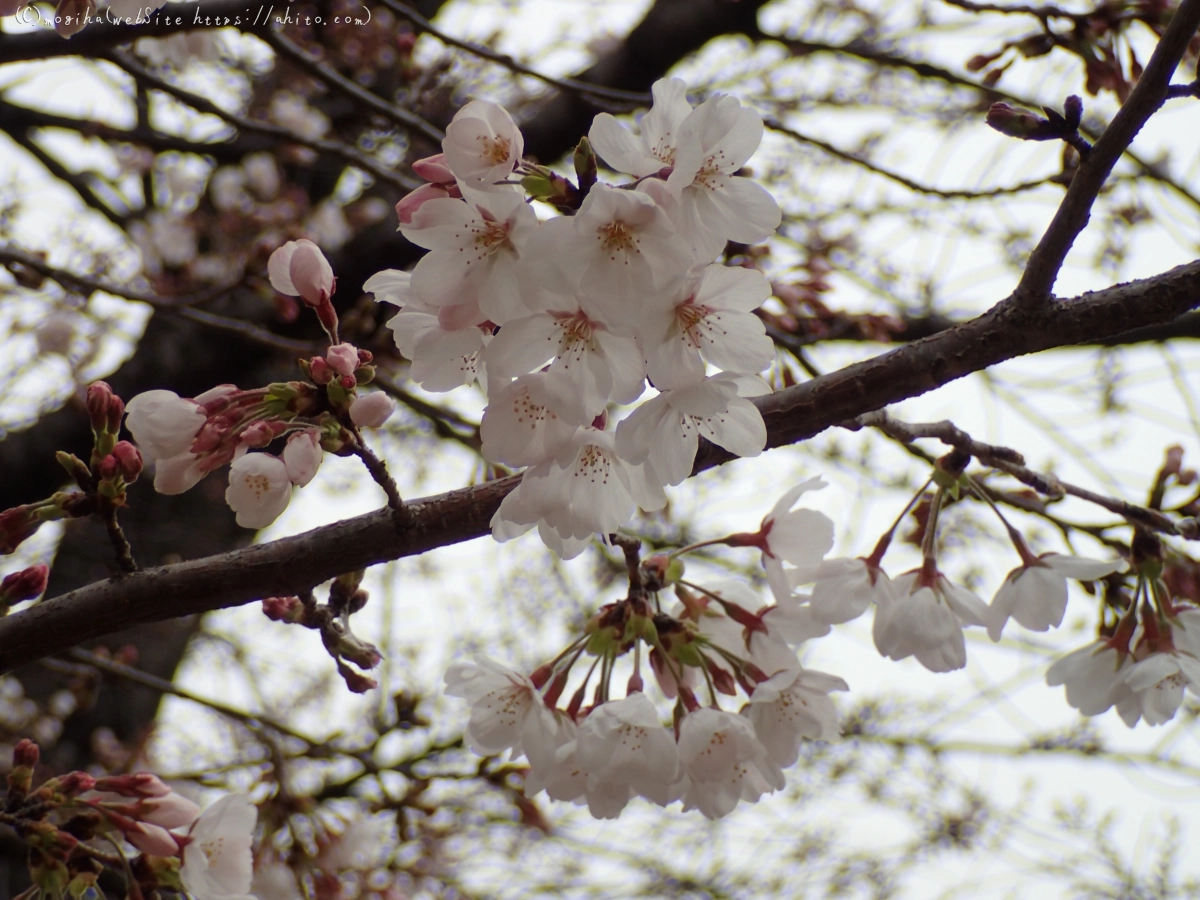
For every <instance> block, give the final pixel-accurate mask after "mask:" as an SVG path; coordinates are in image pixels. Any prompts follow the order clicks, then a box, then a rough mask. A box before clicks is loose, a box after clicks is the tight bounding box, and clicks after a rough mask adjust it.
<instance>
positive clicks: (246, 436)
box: [238, 422, 275, 447]
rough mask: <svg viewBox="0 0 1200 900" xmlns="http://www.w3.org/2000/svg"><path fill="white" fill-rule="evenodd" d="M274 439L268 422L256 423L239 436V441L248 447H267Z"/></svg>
mask: <svg viewBox="0 0 1200 900" xmlns="http://www.w3.org/2000/svg"><path fill="white" fill-rule="evenodd" d="M274 437H275V434H274V432H273V431H272V430H271V426H270V425H269V424H268V423H267V422H255V423H254V424H253V425H251V426H250V427H249V428H247V429H246V430H244V431H243V432H242V433H241V434H240V435H239V436H238V440H239V441H240V442H241V443H242V444H244V445H245V446H247V447H265V446H267V444H269V443H271V440H272V439H273V438H274Z"/></svg>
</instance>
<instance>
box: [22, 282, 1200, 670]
mask: <svg viewBox="0 0 1200 900" xmlns="http://www.w3.org/2000/svg"><path fill="white" fill-rule="evenodd" d="M1198 305H1200V262H1195V263H1189V264H1188V265H1184V266H1179V267H1177V268H1175V269H1172V270H1171V271H1169V272H1165V273H1163V274H1161V275H1157V276H1155V277H1153V278H1148V279H1145V280H1142V281H1136V282H1131V283H1129V284H1122V285H1117V286H1115V287H1111V288H1108V289H1106V290H1103V291H1097V292H1094V293H1087V294H1084V295H1082V296H1080V297H1076V298H1073V299H1070V300H1063V301H1058V302H1055V303H1051V304H1047V305H1045V306H1042V307H1038V308H1035V309H1029V308H1026V307H1023V306H1021V305H1019V304H1017V303H1016V302H1015V301H1014V300H1013V299H1012V298H1009V299H1007V300H1005V301H1002V302H1001V303H999V304H997V305H996V306H995V307H993V308H992V309H991V310H990V311H989V312H987V313H985V314H984V315H982V316H980V317H979V318H977V319H974V320H972V321H970V322H967V323H965V324H963V325H959V326H957V327H955V328H952V329H950V330H948V331H944V332H942V333H940V334H937V335H933V336H931V337H928V338H924V339H922V340H919V341H915V342H913V343H911V344H908V345H906V346H903V347H900V348H898V349H896V350H892V351H890V352H888V353H884V354H882V355H880V356H878V357H875V358H874V359H870V360H866V361H865V362H861V363H857V364H855V365H852V366H847V367H846V368H845V369H842V370H840V371H838V372H834V373H831V374H829V375H826V376H823V377H820V378H814V379H813V380H812V381H809V382H805V383H804V384H800V385H797V386H795V387H792V388H788V389H787V390H784V391H780V392H779V393H776V394H773V395H770V396H767V397H764V398H760V400H759V408H760V409H761V410H762V412H763V417H764V419H765V421H766V424H767V434H768V440H767V445H768V447H780V446H784V445H786V444H792V443H796V442H798V441H802V440H805V439H807V438H809V437H812V436H813V435H815V434H818V433H819V432H821V431H823V430H825V429H826V428H829V427H831V426H833V425H836V424H838V423H840V422H844V421H846V420H849V419H852V418H854V417H855V416H858V415H861V414H863V413H866V412H870V411H872V410H875V409H880V408H882V407H884V406H886V405H888V404H889V403H895V402H897V401H899V400H902V399H905V398H907V397H913V396H917V395H919V394H922V393H925V392H927V391H930V390H934V389H935V388H937V387H940V386H941V385H943V384H946V383H947V382H950V381H953V380H955V379H957V378H961V377H963V376H964V375H967V374H969V373H971V372H977V371H979V370H981V369H984V368H987V367H988V366H990V365H994V364H996V363H998V362H1002V361H1004V360H1007V359H1012V358H1014V357H1017V356H1022V355H1025V354H1029V353H1036V352H1039V351H1042V350H1047V349H1051V348H1054V347H1062V346H1069V345H1072V344H1076V343H1080V342H1084V341H1088V342H1091V341H1096V340H1100V339H1103V338H1105V337H1108V336H1111V335H1116V334H1119V333H1122V332H1127V331H1129V329H1130V328H1131V327H1144V326H1152V325H1157V324H1161V323H1165V322H1170V321H1172V320H1174V319H1176V318H1178V317H1179V316H1181V315H1183V314H1184V313H1185V312H1187V311H1189V310H1191V309H1193V308H1195V307H1196V306H1198ZM730 458H731V457H730V456H729V454H728V453H726V452H725V451H724V450H721V449H720V448H717V447H715V446H712V445H706V446H704V447H702V448H701V451H700V453H699V454H698V456H697V459H696V465H695V468H694V470H693V474H696V473H699V472H702V471H704V470H705V469H708V468H711V467H712V466H715V465H719V464H720V463H723V462H725V461H727V460H729V459H730ZM518 480H519V479H518V477H517V476H514V477H511V478H506V479H504V480H501V481H495V482H489V483H487V484H483V485H479V486H477V487H473V488H467V489H463V490H458V491H452V492H450V493H447V494H441V495H438V496H436V497H429V498H425V499H423V500H416V501H412V502H410V503H407V504H405V507H406V509H407V510H408V512H409V524H408V526H407V527H406V528H404V529H403V530H400V531H398V530H397V529H396V526H395V522H394V519H393V518H392V515H391V513H390V511H389V510H388V509H386V508H385V509H381V510H377V511H376V512H373V513H369V514H367V515H363V516H358V517H356V518H353V519H347V520H346V521H343V522H339V523H337V524H334V525H329V526H326V527H324V528H318V529H315V530H313V531H309V532H305V533H304V534H300V535H296V536H295V537H290V538H285V539H283V540H279V541H274V542H272V543H270V544H262V545H258V546H254V547H248V548H246V549H244V550H236V551H233V552H231V553H224V554H220V555H216V556H211V557H208V558H205V559H197V560H192V561H188V562H183V563H179V564H176V565H174V566H167V567H160V568H155V569H147V570H145V571H142V572H138V573H134V574H130V575H122V576H119V577H115V578H110V579H107V580H105V581H100V582H96V583H95V584H91V585H89V586H87V587H84V588H81V589H78V590H75V591H71V592H70V593H68V594H64V595H62V596H59V597H55V598H54V599H52V600H46V601H44V602H42V603H39V604H37V605H35V606H33V607H31V608H30V609H27V610H24V611H21V612H19V613H16V614H14V615H10V616H8V617H6V618H4V619H0V672H3V671H10V670H11V669H13V668H15V667H16V666H19V665H23V664H26V663H28V662H31V661H33V660H36V659H39V658H42V657H44V656H47V655H50V654H53V653H58V652H61V651H62V650H65V649H67V648H69V647H72V646H75V645H76V644H78V643H80V642H82V641H84V640H86V639H88V638H94V637H97V636H99V635H102V634H105V633H108V632H111V631H115V630H118V629H121V628H127V627H129V626H131V625H134V624H138V623H143V622H155V621H161V620H164V619H169V618H174V617H176V616H183V615H190V614H193V613H199V612H205V611H208V610H213V609H221V608H225V607H229V606H238V605H241V604H244V603H250V602H253V601H255V600H258V599H261V598H263V597H267V596H272V595H291V594H296V593H298V592H301V591H304V590H307V589H309V588H312V587H313V586H315V585H317V584H320V583H321V582H323V581H326V580H328V579H329V578H332V577H334V576H335V575H338V574H340V573H342V572H347V571H350V570H352V569H358V568H364V567H366V566H370V565H374V564H376V563H380V562H385V561H387V560H391V559H398V558H400V557H404V556H413V555H416V554H420V553H424V552H427V551H429V550H432V549H434V548H436V547H441V546H446V545H448V544H453V543H458V542H461V541H466V540H471V539H472V538H476V537H479V536H481V535H484V534H486V533H487V531H488V523H489V521H490V519H491V517H492V514H493V513H494V512H495V510H496V508H497V507H498V506H499V505H500V501H501V500H502V499H503V498H504V496H505V495H506V494H507V493H508V492H509V491H511V490H512V489H513V488H514V487H515V486H516V485H517V483H518Z"/></svg>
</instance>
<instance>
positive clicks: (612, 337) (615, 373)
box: [595, 331, 646, 404]
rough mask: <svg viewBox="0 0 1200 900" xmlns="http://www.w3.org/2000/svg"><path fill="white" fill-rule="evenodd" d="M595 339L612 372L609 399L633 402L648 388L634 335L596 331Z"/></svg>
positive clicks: (619, 401) (616, 401)
mask: <svg viewBox="0 0 1200 900" xmlns="http://www.w3.org/2000/svg"><path fill="white" fill-rule="evenodd" d="M595 340H596V345H597V346H598V347H599V349H600V351H601V352H602V353H603V354H604V359H605V364H606V365H607V366H608V368H609V371H611V372H612V388H611V393H610V394H609V398H608V399H609V400H612V401H613V402H614V403H622V404H625V403H632V402H633V401H634V400H636V399H637V398H638V397H640V396H641V395H642V392H643V391H644V390H645V389H646V381H645V364H644V362H643V361H642V352H641V350H639V349H638V345H637V342H636V341H634V339H633V338H632V337H627V336H625V335H621V334H614V333H613V332H611V331H598V332H596V335H595Z"/></svg>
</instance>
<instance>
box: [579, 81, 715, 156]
mask: <svg viewBox="0 0 1200 900" xmlns="http://www.w3.org/2000/svg"><path fill="white" fill-rule="evenodd" d="M650 92H651V94H652V96H653V98H654V104H653V106H651V107H650V111H649V112H648V113H646V115H645V116H643V117H642V120H641V122H639V123H638V124H639V134H638V135H637V136H636V137H635V136H634V135H633V133H632V132H630V131H629V129H627V128H626V127H625V126H624V125H621V124H620V123H619V122H618V121H617V120H616V119H614V118H613V117H612V116H611V115H609V114H608V113H600V114H599V115H598V116H596V118H595V119H593V120H592V127H591V130H589V131H588V140H589V141H591V144H592V147H593V149H595V151H596V154H597V155H598V156H599V157H600V158H601V159H602V160H604V161H605V162H606V163H608V165H609V166H611V167H612V168H614V169H616V170H617V171H618V172H624V173H625V174H627V175H633V176H634V177H637V178H644V177H646V176H648V175H657V174H658V173H659V172H661V171H662V170H663V169H664V168H666V169H669V168H670V167H672V166H674V165H675V143H676V141H677V139H678V136H679V126H680V125H682V124H683V120H684V119H686V118H687V117H688V116H689V115H691V112H692V105H691V104H690V103H688V101H687V84H685V83H684V82H683V81H682V80H680V79H678V78H662V79H659V80H658V81H656V82H654V84H653V85H652V86H651V88H650Z"/></svg>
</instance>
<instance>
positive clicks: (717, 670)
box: [704, 659, 737, 697]
mask: <svg viewBox="0 0 1200 900" xmlns="http://www.w3.org/2000/svg"><path fill="white" fill-rule="evenodd" d="M704 662H705V664H706V665H705V667H706V668H707V669H708V675H709V677H710V678H711V679H712V683H713V687H714V688H716V689H717V690H718V691H720V692H721V693H722V694H728V695H730V696H731V697H732V696H735V695H736V694H737V682H736V681H734V679H733V675H732V674H731V673H730V671H729V670H728V669H723V668H722V667H721V666H719V665H717V664H716V662H714V661H713V660H711V659H705V661H704Z"/></svg>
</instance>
